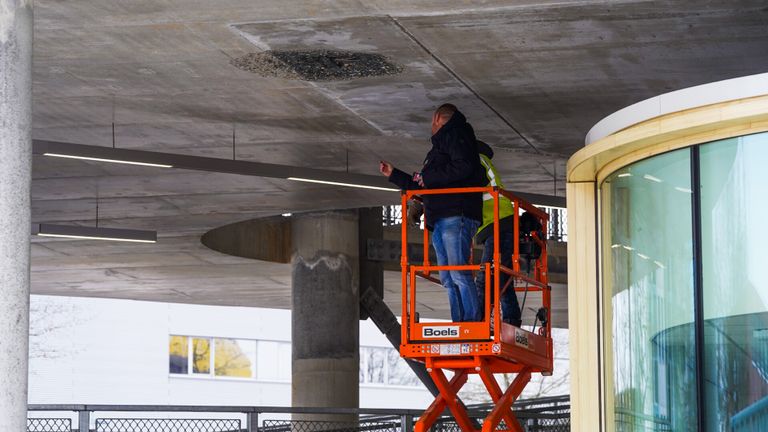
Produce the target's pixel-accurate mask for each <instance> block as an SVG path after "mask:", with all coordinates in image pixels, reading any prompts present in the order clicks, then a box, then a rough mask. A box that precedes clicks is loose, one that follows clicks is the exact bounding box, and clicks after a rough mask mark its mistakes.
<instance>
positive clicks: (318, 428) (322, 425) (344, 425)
mask: <svg viewBox="0 0 768 432" xmlns="http://www.w3.org/2000/svg"><path fill="white" fill-rule="evenodd" d="M259 431H260V432H400V431H401V420H400V419H393V420H390V421H369V420H360V421H357V422H333V421H312V420H264V423H263V425H262V426H260V427H259Z"/></svg>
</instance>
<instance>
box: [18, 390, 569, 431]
mask: <svg viewBox="0 0 768 432" xmlns="http://www.w3.org/2000/svg"><path fill="white" fill-rule="evenodd" d="M467 408H468V410H469V413H470V416H471V417H472V418H473V419H475V422H477V424H478V426H480V424H481V422H482V419H483V418H485V416H486V415H487V414H488V413H489V412H490V411H491V410H492V409H493V406H492V405H490V404H483V405H469V406H468V407H467ZM513 409H514V411H515V415H516V416H517V418H518V419H519V420H520V423H521V425H522V426H523V428H524V429H525V431H526V432H568V431H570V401H569V398H568V397H567V396H564V397H557V398H542V399H529V400H522V401H519V402H518V403H516V404H515V405H514V407H513ZM29 411H30V414H31V416H30V418H29V419H28V421H27V431H28V432H411V431H412V430H413V424H414V422H415V421H416V420H417V419H418V416H419V415H421V414H422V412H423V411H422V410H402V409H401V410H397V409H365V408H360V409H356V408H291V407H225V406H179V405H172V406H158V405H127V406H126V405H30V406H29ZM65 412H70V413H71V418H66V416H61V415H59V413H65ZM115 413H126V414H125V416H121V415H116V414H115ZM182 413H183V414H184V415H180V414H182ZM447 414H448V413H446V415H445V416H444V417H442V418H440V419H438V421H437V422H436V423H435V426H434V427H433V428H432V431H433V432H461V431H460V429H459V428H458V426H457V425H456V423H455V421H454V420H453V419H452V418H451V417H450V416H448V415H447ZM41 415H48V416H51V415H57V417H56V418H46V417H41ZM296 415H300V416H301V418H300V419H290V417H291V416H294V418H295V417H296ZM313 415H316V416H317V417H318V419H317V420H315V419H312V416H313ZM329 415H330V416H338V417H342V419H343V420H345V421H328V420H327V419H328V416H329ZM187 416H190V417H187ZM338 417H337V418H338ZM73 419H74V420H76V423H75V425H76V427H74V428H73V421H72V420H73ZM349 419H351V420H349ZM355 419H357V420H355ZM503 428H505V426H504V425H503V424H502V425H500V427H499V428H498V429H500V430H501V429H503Z"/></svg>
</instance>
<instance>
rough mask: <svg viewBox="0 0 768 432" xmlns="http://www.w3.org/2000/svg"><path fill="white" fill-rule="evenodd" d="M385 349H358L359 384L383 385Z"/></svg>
mask: <svg viewBox="0 0 768 432" xmlns="http://www.w3.org/2000/svg"><path fill="white" fill-rule="evenodd" d="M386 357H387V350H386V348H361V349H360V370H361V373H360V378H361V380H360V382H365V383H373V384H384V368H385V364H386Z"/></svg>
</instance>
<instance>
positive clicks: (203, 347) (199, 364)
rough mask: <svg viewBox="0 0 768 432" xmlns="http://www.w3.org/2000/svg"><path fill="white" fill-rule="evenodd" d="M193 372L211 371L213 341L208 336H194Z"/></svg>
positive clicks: (203, 372)
mask: <svg viewBox="0 0 768 432" xmlns="http://www.w3.org/2000/svg"><path fill="white" fill-rule="evenodd" d="M192 372H193V373H196V374H210V373H211V342H210V340H209V339H207V338H192Z"/></svg>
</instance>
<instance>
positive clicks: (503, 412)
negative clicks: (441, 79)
mask: <svg viewBox="0 0 768 432" xmlns="http://www.w3.org/2000/svg"><path fill="white" fill-rule="evenodd" d="M453 193H487V194H490V195H491V196H492V197H493V199H494V204H495V206H494V207H495V209H494V227H493V230H494V233H493V235H494V240H495V241H494V247H495V250H494V251H493V263H485V264H466V265H452V266H438V265H431V264H430V263H429V244H430V243H429V233H428V232H427V230H424V262H423V263H420V264H418V265H417V264H411V263H409V261H408V250H407V244H408V239H407V227H406V225H405V224H403V227H402V244H403V248H402V256H401V267H402V285H403V294H402V305H403V313H402V316H403V326H402V341H403V343H402V345H401V346H400V354H401V355H402V356H403V357H405V358H408V359H411V360H415V361H420V362H423V363H424V364H425V366H426V368H427V371H428V372H429V374H430V377H431V378H432V380H433V381H434V382H435V384H436V386H437V387H438V389H439V390H440V394H439V395H438V396H437V397H436V398H435V400H434V402H433V403H432V404H431V405H430V406H429V408H427V410H426V411H425V412H424V415H422V416H421V417H420V418H419V420H418V421H417V422H416V424H415V426H414V430H415V431H416V432H427V431H428V430H429V429H430V428H431V427H432V425H433V424H434V422H435V421H436V420H437V418H438V417H439V416H440V415H441V414H442V413H443V411H444V410H445V409H446V408H448V409H449V410H450V411H451V413H452V414H453V416H454V418H455V419H456V422H457V424H458V425H459V427H460V428H461V429H462V431H463V432H476V431H479V430H482V431H483V432H491V431H496V430H499V429H497V428H498V427H499V424H500V423H501V422H502V421H504V425H505V426H506V429H504V430H509V431H515V432H523V429H522V428H521V426H520V423H519V421H518V420H517V419H516V418H515V415H514V413H513V412H512V410H511V406H512V404H513V403H514V402H515V400H516V399H517V398H518V397H519V396H520V394H521V393H522V391H523V389H524V388H525V386H526V384H527V383H528V382H529V381H530V379H531V374H532V373H542V374H545V375H550V374H551V373H552V368H553V361H552V358H553V346H552V338H551V324H550V321H551V320H550V310H551V308H550V302H551V298H550V288H549V286H548V284H547V250H546V241H545V240H544V239H543V238H541V237H542V236H541V234H540V233H536V232H531V233H525V232H523V233H522V234H523V237H525V238H526V239H529V240H530V241H531V242H535V243H536V244H537V245H538V246H539V247H540V249H541V254H540V256H538V257H537V258H535V260H534V259H531V260H532V261H533V262H532V263H529V271H530V270H531V269H532V270H533V274H532V275H531V274H529V273H523V272H521V270H520V257H521V254H520V238H521V231H520V213H521V212H522V211H527V212H529V213H530V214H532V215H534V216H535V218H536V219H538V221H539V222H540V224H541V226H542V231H543V232H546V226H547V222H548V216H547V214H546V213H545V212H543V211H541V210H540V209H538V208H536V207H534V206H533V205H531V204H530V203H527V202H525V201H524V200H522V199H520V198H518V197H516V196H514V195H512V194H511V193H509V192H506V191H504V190H502V189H499V188H491V187H488V188H455V189H433V190H414V191H406V192H403V195H402V205H403V209H405V208H407V202H408V200H409V199H411V198H412V197H413V196H415V195H426V194H453ZM500 196H505V197H507V198H508V199H509V200H510V201H511V202H512V204H513V209H514V210H513V218H514V223H513V226H514V232H513V236H514V251H513V254H512V268H508V267H505V266H503V265H499V264H497V263H499V262H500V261H501V260H500V252H499V247H498V245H499V244H500V242H499V236H500V233H499V197H500ZM404 216H405V215H404ZM404 219H405V218H404ZM531 264H532V265H531ZM441 270H464V271H485V272H486V273H485V274H486V275H492V277H486V278H485V296H484V298H485V305H484V311H485V315H484V317H483V320H482V321H480V322H420V320H419V318H418V313H417V311H416V291H417V290H416V285H417V280H418V279H426V280H428V281H431V282H434V283H438V284H439V283H440V281H439V280H438V279H436V278H435V277H433V276H432V274H433V272H438V271H441ZM502 272H503V273H506V274H507V275H509V276H510V278H509V282H508V283H507V286H503V287H502V286H500V273H502ZM523 285H524V286H523ZM505 289H514V290H515V291H528V292H530V291H538V292H541V300H542V308H541V309H540V311H541V313H540V314H537V318H543V319H542V326H541V327H539V329H538V331H528V330H525V329H522V328H519V327H515V326H513V325H510V324H507V323H504V322H502V319H501V309H500V304H499V301H498V299H500V298H501V295H500V294H502V293H503V292H504V290H505ZM492 293H493V295H491V294H492ZM491 298H494V299H496V301H494V302H493V304H491V302H490V299H491ZM491 310H493V314H491ZM496 329H498V331H496ZM445 371H451V372H453V377H451V379H448V377H447V376H446V374H445ZM496 373H512V374H517V376H516V377H515V379H514V380H513V381H512V383H511V384H510V385H509V386H508V388H506V389H502V388H501V387H500V386H499V384H498V381H497V380H496V378H495V377H494V374H496ZM470 374H478V375H479V376H480V378H481V380H482V381H483V384H484V385H485V387H486V389H487V390H488V394H489V396H490V397H491V399H492V400H493V402H494V403H495V404H496V406H495V408H494V409H493V410H492V411H491V413H490V414H489V415H488V416H487V417H486V418H485V420H484V421H483V423H482V426H481V427H478V426H477V425H476V424H475V423H474V422H473V421H472V420H471V419H470V417H469V415H468V413H467V411H466V409H465V407H464V405H463V404H462V403H461V401H460V399H459V397H458V396H457V393H458V391H459V390H460V389H461V387H462V386H463V385H464V384H465V383H466V382H467V379H468V376H469V375H470Z"/></svg>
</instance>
